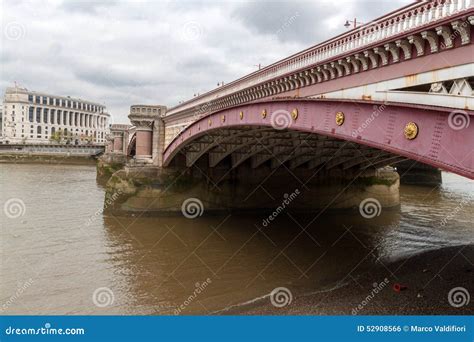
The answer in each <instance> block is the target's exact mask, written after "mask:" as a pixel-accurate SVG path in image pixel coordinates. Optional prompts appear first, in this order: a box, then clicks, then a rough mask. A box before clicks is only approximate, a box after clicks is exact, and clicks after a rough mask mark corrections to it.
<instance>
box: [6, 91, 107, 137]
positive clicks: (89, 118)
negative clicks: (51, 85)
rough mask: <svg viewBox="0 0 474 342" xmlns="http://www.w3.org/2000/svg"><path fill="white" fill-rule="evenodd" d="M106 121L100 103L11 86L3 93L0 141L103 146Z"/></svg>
mask: <svg viewBox="0 0 474 342" xmlns="http://www.w3.org/2000/svg"><path fill="white" fill-rule="evenodd" d="M109 119H110V115H109V114H108V113H107V111H106V108H105V106H103V105H101V104H98V103H94V102H90V101H85V100H81V99H78V98H71V97H69V96H66V97H65V96H57V95H49V94H44V93H38V92H34V91H29V90H27V89H25V88H21V87H17V86H15V87H11V88H7V89H6V91H5V96H4V99H3V120H2V121H3V122H2V126H1V128H2V137H1V141H2V142H3V143H6V144H17V143H24V144H45V143H48V144H52V143H54V144H58V143H59V144H75V145H78V144H95V145H105V142H106V139H105V136H106V134H107V133H108V128H109Z"/></svg>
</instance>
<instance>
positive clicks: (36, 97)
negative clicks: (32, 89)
mask: <svg viewBox="0 0 474 342" xmlns="http://www.w3.org/2000/svg"><path fill="white" fill-rule="evenodd" d="M35 102H36V103H40V97H39V96H38V95H36V96H35Z"/></svg>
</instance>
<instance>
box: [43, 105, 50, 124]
mask: <svg viewBox="0 0 474 342" xmlns="http://www.w3.org/2000/svg"><path fill="white" fill-rule="evenodd" d="M48 114H49V109H48V108H45V109H44V110H43V122H44V123H48V122H49V120H48V116H49V115H48Z"/></svg>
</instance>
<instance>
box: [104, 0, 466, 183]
mask: <svg viewBox="0 0 474 342" xmlns="http://www.w3.org/2000/svg"><path fill="white" fill-rule="evenodd" d="M473 26H474V0H435V1H422V2H416V3H413V4H411V5H408V6H405V7H403V8H400V9H399V10H396V11H393V12H391V13H388V14H386V15H384V16H382V17H380V18H378V19H376V20H374V21H372V22H370V23H369V24H366V25H364V26H361V27H358V28H356V29H353V30H351V31H348V32H346V33H344V34H341V35H339V36H337V37H334V38H332V39H329V40H327V41H325V42H322V43H320V44H317V45H315V46H313V47H310V48H308V49H306V50H304V51H301V52H299V53H297V54H294V55H292V56H289V57H287V58H285V59H283V60H281V61H278V62H276V63H274V64H271V65H269V66H267V67H264V68H262V69H260V70H258V71H255V72H253V73H251V74H249V75H246V76H244V77H242V78H240V79H237V80H235V81H233V82H230V83H228V84H226V85H223V86H220V87H218V88H216V89H214V90H211V91H209V92H207V93H204V94H202V95H199V96H196V97H193V98H192V99H190V100H188V101H185V102H183V103H181V104H179V105H177V106H175V107H172V108H166V107H165V106H140V105H137V106H132V107H131V112H130V115H129V118H130V121H131V126H121V127H116V128H115V129H114V128H113V129H112V135H111V136H110V137H108V141H109V145H108V147H107V154H108V155H109V157H110V156H113V155H116V156H119V155H120V156H122V157H124V158H126V159H127V167H128V168H129V170H132V169H133V167H138V168H141V169H143V168H149V169H150V170H151V169H154V170H158V171H157V172H158V173H160V172H164V173H167V172H166V171H165V170H186V169H188V170H195V171H190V172H191V173H193V174H201V177H203V178H204V179H207V181H208V182H211V183H212V184H214V186H215V187H218V185H219V184H221V183H222V182H226V181H229V180H231V179H232V181H233V182H235V181H236V179H238V180H239V184H243V183H246V181H250V180H249V178H252V179H254V178H257V179H260V180H262V179H266V177H270V175H272V177H276V178H277V179H278V176H277V175H278V174H279V173H281V170H282V169H283V170H284V171H285V172H287V173H288V172H289V173H291V174H293V175H295V176H297V178H298V179H309V178H313V177H314V176H315V174H317V177H316V178H318V179H320V180H321V179H326V178H330V177H345V176H347V175H350V176H349V177H356V176H359V175H361V174H374V172H376V170H378V169H380V168H383V167H386V166H396V164H397V163H399V162H402V161H405V160H407V159H409V160H416V161H418V162H421V163H424V164H427V165H431V166H433V167H436V168H440V169H442V170H446V171H449V172H453V173H456V174H459V175H462V176H465V177H468V178H470V179H474V124H472V123H471V122H470V121H471V119H472V117H473V115H474V92H473V87H474V57H473V56H474V44H473V41H474V38H473V31H474V29H473ZM196 169H197V170H198V171H196ZM249 176H250V177H249ZM300 177H301V178H300ZM282 181H283V179H281V178H280V179H279V181H278V182H279V183H281V182H282ZM250 183H252V182H251V181H250ZM302 183H304V185H307V184H308V183H307V182H306V181H304V182H302Z"/></svg>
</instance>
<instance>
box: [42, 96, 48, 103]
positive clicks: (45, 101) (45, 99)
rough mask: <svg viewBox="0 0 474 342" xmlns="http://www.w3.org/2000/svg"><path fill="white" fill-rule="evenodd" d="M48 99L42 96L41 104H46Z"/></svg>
mask: <svg viewBox="0 0 474 342" xmlns="http://www.w3.org/2000/svg"><path fill="white" fill-rule="evenodd" d="M47 100H48V98H47V97H46V96H43V104H44V105H45V104H46V103H47Z"/></svg>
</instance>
